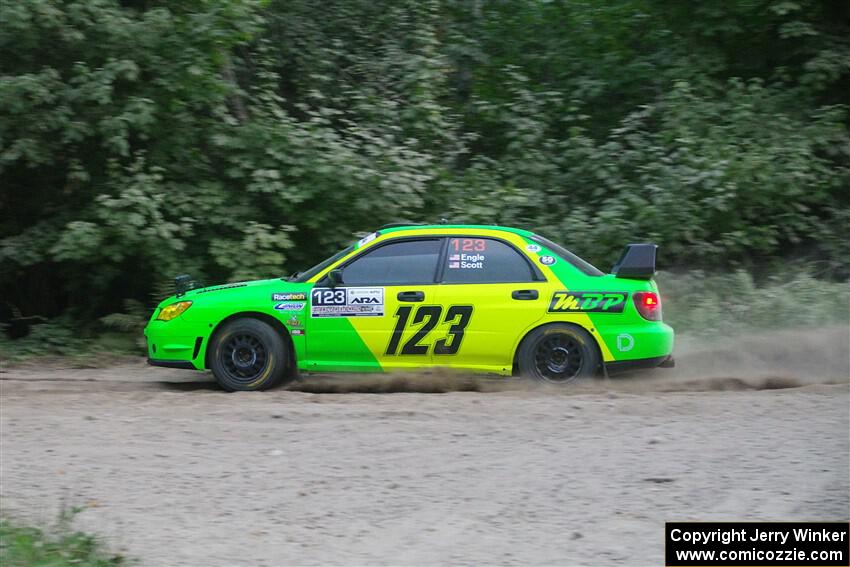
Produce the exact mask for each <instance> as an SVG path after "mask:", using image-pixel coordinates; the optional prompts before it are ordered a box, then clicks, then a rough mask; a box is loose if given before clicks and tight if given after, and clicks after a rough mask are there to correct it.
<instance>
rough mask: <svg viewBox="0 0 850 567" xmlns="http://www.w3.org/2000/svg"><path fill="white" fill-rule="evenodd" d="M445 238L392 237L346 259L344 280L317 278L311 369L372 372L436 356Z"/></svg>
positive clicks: (309, 334)
mask: <svg viewBox="0 0 850 567" xmlns="http://www.w3.org/2000/svg"><path fill="white" fill-rule="evenodd" d="M442 245H443V239H442V238H427V237H423V238H411V239H403V240H402V239H397V240H391V241H388V242H387V243H385V244H381V245H377V246H375V247H372V248H369V249H368V250H366V251H365V252H364V253H363V254H360V255H358V256H355V257H354V258H353V259H351V260H349V261H348V262H346V263H345V264H344V265H342V266H341V267H340V270H341V274H342V284H341V285H339V286H337V287H335V288H330V287H327V286H321V285H320V284H317V285H316V287H315V288H313V290H312V292H311V297H310V313H309V316H308V322H307V326H306V339H307V341H306V343H307V359H308V364H307V369H309V370H311V371H316V372H321V371H355V372H356V371H362V372H368V371H382V370H398V369H405V368H417V367H421V366H428V365H429V364H431V351H432V349H431V348H430V342H429V341H430V340H431V339H432V337H431V331H432V330H433V328H434V327H435V326H436V325H437V323H438V322H439V319H438V317H437V316H436V315H437V311H438V310H439V306H438V304H437V288H438V286H437V284H436V274H437V262H438V258H439V257H440V252H441V247H442Z"/></svg>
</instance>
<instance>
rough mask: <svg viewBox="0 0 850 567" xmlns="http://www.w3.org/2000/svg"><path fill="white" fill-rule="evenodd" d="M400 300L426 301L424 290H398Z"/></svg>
mask: <svg viewBox="0 0 850 567" xmlns="http://www.w3.org/2000/svg"><path fill="white" fill-rule="evenodd" d="M398 300H399V301H425V292H424V291H400V292H398Z"/></svg>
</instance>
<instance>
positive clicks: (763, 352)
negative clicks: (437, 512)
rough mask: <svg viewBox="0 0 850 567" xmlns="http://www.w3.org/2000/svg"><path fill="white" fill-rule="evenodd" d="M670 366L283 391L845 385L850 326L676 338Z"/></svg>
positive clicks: (401, 377)
mask: <svg viewBox="0 0 850 567" xmlns="http://www.w3.org/2000/svg"><path fill="white" fill-rule="evenodd" d="M674 356H675V358H676V368H673V369H667V368H659V369H655V370H651V371H643V372H635V373H628V374H621V375H615V376H614V377H611V378H597V379H592V380H585V381H582V382H579V383H574V384H569V385H566V386H553V385H548V384H539V383H536V382H533V381H529V380H523V379H520V378H516V377H514V378H503V377H498V376H490V375H475V374H463V373H455V372H452V371H450V370H446V369H435V370H429V371H422V372H418V373H398V374H381V375H370V374H349V375H336V376H334V377H325V376H315V375H311V376H307V377H305V378H304V379H301V380H297V381H295V382H293V383H291V384H289V385H288V386H287V387H286V389H287V390H291V391H298V392H307V393H313V394H345V393H359V394H389V393H401V392H408V393H410V392H417V393H427V394H443V393H447V392H505V391H528V392H541V393H551V394H555V395H577V394H593V393H600V392H624V393H640V392H675V391H690V392H699V391H730V390H774V389H783V388H797V387H802V386H806V385H810V384H843V383H848V382H850V328H848V327H843V326H838V327H829V328H825V329H806V330H794V329H789V330H782V331H770V332H764V333H758V334H748V335H739V336H735V337H724V338H720V339H708V338H704V337H701V338H697V337H688V336H687V335H685V336H684V337H682V338H681V339H680V340H679V342H678V344H677V345H676V350H675V353H674Z"/></svg>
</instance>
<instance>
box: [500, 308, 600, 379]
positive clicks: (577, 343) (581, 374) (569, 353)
mask: <svg viewBox="0 0 850 567" xmlns="http://www.w3.org/2000/svg"><path fill="white" fill-rule="evenodd" d="M517 363H518V366H519V371H520V374H521V375H522V376H524V377H526V378H532V379H534V380H538V381H540V382H546V383H549V384H569V383H571V382H575V381H576V380H579V379H581V378H588V377H591V376H593V375H594V374H595V373H596V370H597V368H599V351H598V349H597V347H596V343H595V342H594V339H593V337H592V336H590V333H588V332H587V331H585V330H584V329H582V328H580V327H577V326H574V325H566V324H561V323H554V324H552V325H546V326H543V327H539V328H537V329H535V330H533V331H532V332H530V333H529V334H528V335H527V336H526V337H525V339H524V340H523V341H522V344H521V345H520V347H519V352H518V353H517Z"/></svg>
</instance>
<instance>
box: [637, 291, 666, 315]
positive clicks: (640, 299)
mask: <svg viewBox="0 0 850 567" xmlns="http://www.w3.org/2000/svg"><path fill="white" fill-rule="evenodd" d="M633 297H634V301H635V307H636V308H637V310H638V313H640V316H641V317H643V318H644V319H647V320H649V321H660V320H661V298H660V297H658V294H657V293H655V292H654V291H636V292H635V294H634V296H633Z"/></svg>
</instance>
